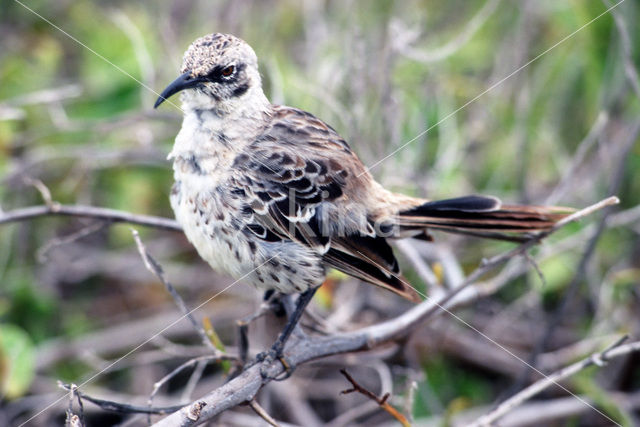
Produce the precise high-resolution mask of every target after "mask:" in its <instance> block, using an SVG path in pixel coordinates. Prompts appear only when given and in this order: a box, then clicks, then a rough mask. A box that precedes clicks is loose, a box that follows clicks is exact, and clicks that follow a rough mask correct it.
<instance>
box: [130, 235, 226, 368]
mask: <svg viewBox="0 0 640 427" xmlns="http://www.w3.org/2000/svg"><path fill="white" fill-rule="evenodd" d="M131 233H132V234H133V238H134V240H135V241H136V246H137V247H138V252H140V256H141V257H142V261H143V262H144V266H145V267H147V270H149V271H150V272H151V273H153V274H154V275H155V276H156V277H157V278H158V279H160V281H161V282H162V283H163V284H164V286H165V287H166V288H167V291H169V294H170V295H171V297H172V298H173V300H174V301H175V302H176V304H177V305H178V307H179V308H180V311H182V313H183V314H184V315H185V316H186V317H187V318H188V319H189V321H190V322H191V324H192V325H193V328H194V329H195V330H196V332H198V335H200V339H201V340H202V343H203V344H204V345H206V346H207V347H209V348H210V349H211V350H213V354H214V355H215V356H222V354H223V353H222V352H221V351H220V350H218V349H217V348H216V347H215V346H214V345H213V343H212V342H211V340H210V339H209V338H208V337H207V334H206V333H205V331H204V329H203V328H202V326H201V325H200V324H199V323H198V322H197V321H196V319H195V318H194V317H193V314H192V312H193V310H189V309H188V308H187V305H186V304H185V303H184V300H183V299H182V297H181V296H180V294H178V292H177V291H176V289H175V288H174V287H173V285H172V284H171V282H169V280H168V279H167V278H166V277H165V275H164V270H163V269H162V266H161V265H160V264H159V263H158V261H156V260H155V259H154V258H153V257H152V256H151V255H150V254H149V252H147V249H146V248H145V247H144V244H143V243H142V240H141V239H140V235H139V234H138V231H137V230H133V229H132V230H131Z"/></svg>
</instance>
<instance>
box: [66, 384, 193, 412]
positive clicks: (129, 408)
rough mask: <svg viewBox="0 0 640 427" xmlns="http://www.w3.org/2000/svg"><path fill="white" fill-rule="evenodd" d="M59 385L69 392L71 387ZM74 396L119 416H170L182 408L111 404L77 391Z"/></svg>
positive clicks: (108, 401) (109, 401)
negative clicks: (119, 414)
mask: <svg viewBox="0 0 640 427" xmlns="http://www.w3.org/2000/svg"><path fill="white" fill-rule="evenodd" d="M59 385H60V387H62V388H63V389H64V390H70V389H71V387H72V385H69V384H63V383H59ZM75 394H76V395H77V396H78V397H80V398H82V399H84V400H86V401H88V402H91V403H93V404H95V405H97V406H98V407H100V408H102V409H104V410H105V411H110V412H118V413H121V414H156V415H163V414H170V413H172V412H175V411H177V410H179V409H181V408H182V406H164V407H155V408H148V407H146V406H136V405H129V404H127V403H119V402H113V401H111V400H104V399H98V398H96V397H93V396H90V395H88V394H85V393H83V392H81V391H80V390H77V389H76V390H75Z"/></svg>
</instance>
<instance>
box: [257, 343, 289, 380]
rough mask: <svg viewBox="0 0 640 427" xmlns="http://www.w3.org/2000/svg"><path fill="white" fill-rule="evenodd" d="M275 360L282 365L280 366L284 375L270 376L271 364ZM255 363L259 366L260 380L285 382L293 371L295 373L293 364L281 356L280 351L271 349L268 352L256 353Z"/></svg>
mask: <svg viewBox="0 0 640 427" xmlns="http://www.w3.org/2000/svg"><path fill="white" fill-rule="evenodd" d="M275 360H279V361H280V363H282V366H283V367H284V373H282V374H281V375H276V376H272V375H271V374H270V373H269V371H270V368H271V366H272V363H273V362H274V361H275ZM256 361H257V362H258V363H260V364H261V366H260V375H262V378H264V379H269V380H273V381H283V380H286V379H287V378H289V377H290V376H291V375H292V374H293V371H295V369H296V366H295V364H294V363H293V362H292V361H291V360H290V359H289V358H287V357H286V356H285V355H284V354H282V350H280V351H277V350H276V349H273V348H272V349H271V350H269V351H264V352H262V353H258V355H257V356H256Z"/></svg>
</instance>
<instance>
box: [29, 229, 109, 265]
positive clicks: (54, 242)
mask: <svg viewBox="0 0 640 427" xmlns="http://www.w3.org/2000/svg"><path fill="white" fill-rule="evenodd" d="M107 225H109V223H108V222H105V221H97V222H94V223H93V224H89V225H87V226H86V227H82V228H81V229H80V230H78V231H76V232H73V233H71V234H69V235H67V236H63V237H55V238H53V239H51V240H49V241H48V242H47V243H45V244H44V245H43V246H42V247H40V248H39V249H38V250H37V251H36V257H37V258H38V261H40V262H45V261H47V259H48V254H49V251H51V249H53V248H55V247H58V246H62V245H68V244H70V243H73V242H76V241H78V240H80V239H82V238H84V237H87V236H89V235H91V234H93V233H96V232H98V231H100V230H102V229H103V228H105V227H106V226H107Z"/></svg>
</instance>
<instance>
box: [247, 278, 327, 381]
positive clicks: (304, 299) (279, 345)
mask: <svg viewBox="0 0 640 427" xmlns="http://www.w3.org/2000/svg"><path fill="white" fill-rule="evenodd" d="M317 289H318V288H317V287H316V288H312V289H308V290H306V291H304V292H303V293H301V294H300V296H299V297H298V300H297V301H296V307H295V310H293V313H291V315H290V316H289V319H288V320H287V324H286V325H285V326H284V329H283V330H282V332H280V335H278V338H277V339H276V342H275V343H273V346H271V350H269V352H267V353H266V354H263V355H259V358H261V359H262V360H263V361H264V362H265V364H264V365H263V366H264V367H266V366H267V365H268V364H269V363H270V362H271V361H273V360H275V359H280V361H281V362H282V364H283V365H284V366H285V368H286V369H287V375H286V377H285V378H287V377H289V375H291V373H292V372H293V369H294V366H293V365H292V364H291V363H289V362H288V361H286V360H283V357H282V351H283V350H284V346H285V344H286V343H287V340H288V339H289V337H290V336H291V333H292V332H293V331H294V330H295V328H296V326H297V325H298V322H299V321H300V318H301V317H302V313H304V309H305V308H306V307H307V305H309V302H311V300H312V299H313V295H314V294H315V293H316V290H317ZM262 374H263V376H266V374H265V372H262Z"/></svg>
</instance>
